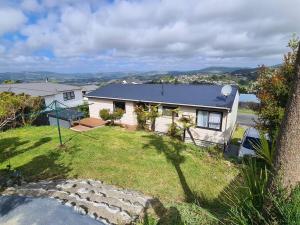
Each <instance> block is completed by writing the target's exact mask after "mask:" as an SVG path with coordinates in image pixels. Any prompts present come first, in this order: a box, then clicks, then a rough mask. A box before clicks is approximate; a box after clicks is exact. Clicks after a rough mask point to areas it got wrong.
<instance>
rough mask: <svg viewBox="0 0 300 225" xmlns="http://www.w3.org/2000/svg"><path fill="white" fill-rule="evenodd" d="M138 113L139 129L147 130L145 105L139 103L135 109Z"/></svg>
mask: <svg viewBox="0 0 300 225" xmlns="http://www.w3.org/2000/svg"><path fill="white" fill-rule="evenodd" d="M134 112H135V114H136V119H137V124H138V129H140V130H145V129H146V124H147V112H146V111H145V108H144V106H143V105H137V106H136V107H135V109H134Z"/></svg>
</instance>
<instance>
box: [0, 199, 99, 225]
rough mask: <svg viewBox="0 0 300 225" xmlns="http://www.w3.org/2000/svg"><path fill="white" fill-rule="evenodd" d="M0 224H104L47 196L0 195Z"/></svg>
mask: <svg viewBox="0 0 300 225" xmlns="http://www.w3.org/2000/svg"><path fill="white" fill-rule="evenodd" d="M0 224H2V225H31V224H34V225H86V224H87V225H104V223H101V222H99V221H97V220H94V219H92V218H90V217H88V216H85V215H81V214H79V213H76V212H75V211H74V210H73V209H72V208H71V207H68V206H65V205H62V204H61V203H59V202H58V201H57V200H54V199H49V198H31V197H21V196H0Z"/></svg>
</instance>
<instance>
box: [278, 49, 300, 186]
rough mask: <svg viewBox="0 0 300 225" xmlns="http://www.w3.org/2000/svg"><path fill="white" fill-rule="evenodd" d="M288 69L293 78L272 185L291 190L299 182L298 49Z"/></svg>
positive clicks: (282, 124)
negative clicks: (293, 61)
mask: <svg viewBox="0 0 300 225" xmlns="http://www.w3.org/2000/svg"><path fill="white" fill-rule="evenodd" d="M299 44H300V43H299ZM289 69H290V70H291V71H295V76H291V77H290V78H289V79H291V86H290V88H291V94H290V97H289V99H288V102H287V107H286V111H285V115H284V118H283V121H282V123H281V129H280V132H279V135H278V139H277V144H276V157H275V178H274V180H273V183H274V182H276V181H279V184H280V186H282V187H283V188H286V189H288V190H292V189H293V188H294V187H295V186H296V185H297V184H299V182H300V48H298V53H297V58H296V63H295V66H294V69H293V70H292V69H291V68H289ZM292 77H293V79H292Z"/></svg>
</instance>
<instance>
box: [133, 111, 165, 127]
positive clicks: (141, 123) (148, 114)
mask: <svg viewBox="0 0 300 225" xmlns="http://www.w3.org/2000/svg"><path fill="white" fill-rule="evenodd" d="M158 107H159V105H148V106H147V105H137V106H136V107H135V109H134V112H135V114H136V119H137V122H138V129H142V130H145V129H148V127H147V120H150V130H151V131H155V122H156V118H157V117H159V116H160V113H159V112H158Z"/></svg>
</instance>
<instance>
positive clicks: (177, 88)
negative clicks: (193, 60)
mask: <svg viewBox="0 0 300 225" xmlns="http://www.w3.org/2000/svg"><path fill="white" fill-rule="evenodd" d="M222 87H223V86H221V85H203V84H200V85H190V84H163V85H162V84H109V85H107V86H104V87H101V88H99V89H97V90H95V91H92V92H91V93H89V94H88V97H89V98H107V99H121V100H122V99H123V100H132V101H140V102H153V103H165V104H174V105H188V106H197V107H209V108H220V109H227V110H228V109H231V108H232V105H233V102H234V99H235V96H236V93H237V91H238V90H237V87H235V86H233V87H232V92H231V94H230V95H229V96H228V97H225V96H223V95H222V94H221V89H222Z"/></svg>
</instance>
